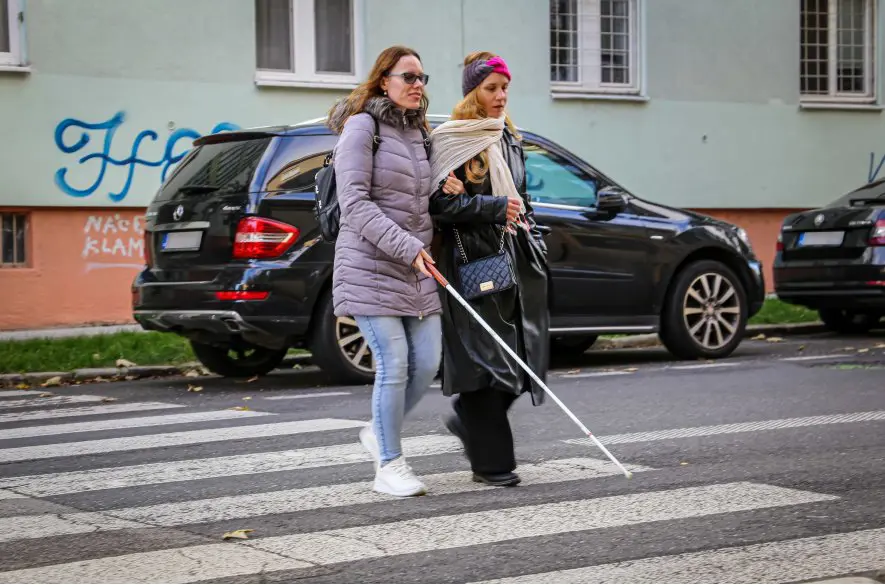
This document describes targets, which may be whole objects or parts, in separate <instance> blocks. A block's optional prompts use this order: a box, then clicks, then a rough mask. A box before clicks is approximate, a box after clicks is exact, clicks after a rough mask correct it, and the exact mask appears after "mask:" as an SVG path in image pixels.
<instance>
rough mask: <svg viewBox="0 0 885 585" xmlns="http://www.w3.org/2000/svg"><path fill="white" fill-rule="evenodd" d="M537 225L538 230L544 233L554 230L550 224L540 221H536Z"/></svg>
mask: <svg viewBox="0 0 885 585" xmlns="http://www.w3.org/2000/svg"><path fill="white" fill-rule="evenodd" d="M535 227H536V228H538V231H539V232H541V233H542V234H549V233H550V232H552V231H553V228H552V227H550V226H549V225H541V224H540V223H536V224H535Z"/></svg>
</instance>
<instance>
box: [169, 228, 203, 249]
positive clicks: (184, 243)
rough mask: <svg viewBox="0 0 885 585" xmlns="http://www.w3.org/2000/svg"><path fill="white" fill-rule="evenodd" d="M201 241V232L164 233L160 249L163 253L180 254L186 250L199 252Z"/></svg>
mask: <svg viewBox="0 0 885 585" xmlns="http://www.w3.org/2000/svg"><path fill="white" fill-rule="evenodd" d="M202 241H203V232H200V231H195V232H166V233H164V234H163V240H162V242H161V243H160V249H161V250H163V251H164V252H172V251H175V252H180V251H187V250H199V249H200V243H201V242H202Z"/></svg>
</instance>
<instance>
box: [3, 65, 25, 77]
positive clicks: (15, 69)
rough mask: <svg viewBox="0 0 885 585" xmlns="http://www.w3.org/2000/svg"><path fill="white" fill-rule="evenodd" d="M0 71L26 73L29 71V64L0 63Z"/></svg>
mask: <svg viewBox="0 0 885 585" xmlns="http://www.w3.org/2000/svg"><path fill="white" fill-rule="evenodd" d="M0 73H19V74H22V75H27V74H29V73H31V67H30V66H29V65H0Z"/></svg>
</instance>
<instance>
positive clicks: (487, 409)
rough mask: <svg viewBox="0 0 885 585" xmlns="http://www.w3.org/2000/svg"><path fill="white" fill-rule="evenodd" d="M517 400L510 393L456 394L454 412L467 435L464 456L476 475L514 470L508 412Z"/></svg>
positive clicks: (482, 391)
mask: <svg viewBox="0 0 885 585" xmlns="http://www.w3.org/2000/svg"><path fill="white" fill-rule="evenodd" d="M517 398H518V396H517V395H515V394H511V393H509V392H501V391H500V390H492V389H490V388H484V389H482V390H478V391H475V392H465V393H463V394H459V395H458V397H457V398H456V399H455V401H454V409H455V413H456V414H457V415H458V418H459V419H460V422H461V425H462V426H463V429H464V431H465V432H466V435H467V436H466V437H465V439H466V450H467V455H468V457H469V458H470V466H471V468H472V469H473V471H474V472H475V473H480V474H495V473H509V472H511V471H513V470H514V469H516V456H515V455H514V453H513V434H512V433H511V431H510V420H509V419H508V418H507V412H508V411H509V410H510V406H511V405H512V404H513V402H514V401H515V400H516V399H517Z"/></svg>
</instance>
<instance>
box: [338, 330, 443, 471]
mask: <svg viewBox="0 0 885 585" xmlns="http://www.w3.org/2000/svg"><path fill="white" fill-rule="evenodd" d="M355 319H356V322H357V325H359V328H360V331H362V333H363V335H364V336H365V338H366V341H367V342H368V343H369V348H370V349H371V350H372V354H373V355H374V357H375V389H374V391H373V392H372V425H373V430H374V431H375V437H376V438H377V440H378V450H379V452H380V455H381V465H384V464H385V463H388V462H389V461H393V460H394V459H396V458H397V457H400V456H401V455H402V442H401V435H402V429H403V419H404V418H405V416H406V415H407V414H408V413H409V412H411V410H412V409H413V408H415V406H416V405H417V404H418V402H419V401H420V400H421V397H422V396H424V393H425V392H426V391H427V388H428V387H430V384H431V383H432V382H433V378H434V377H435V376H436V372H437V371H438V370H439V363H440V357H441V355H442V329H441V327H442V325H441V320H440V316H439V315H430V316H429V317H424V318H423V319H419V318H418V317H359V316H357V317H355Z"/></svg>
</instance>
